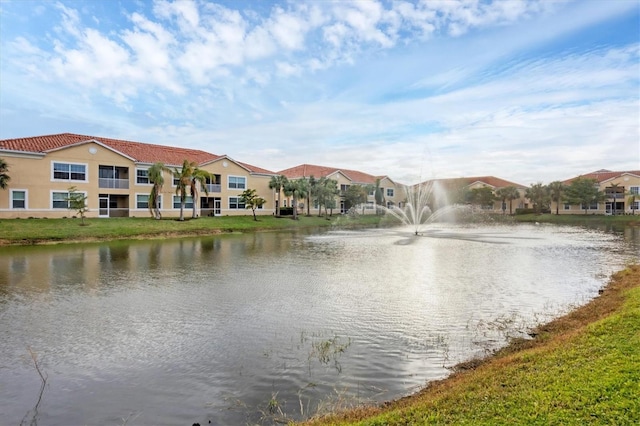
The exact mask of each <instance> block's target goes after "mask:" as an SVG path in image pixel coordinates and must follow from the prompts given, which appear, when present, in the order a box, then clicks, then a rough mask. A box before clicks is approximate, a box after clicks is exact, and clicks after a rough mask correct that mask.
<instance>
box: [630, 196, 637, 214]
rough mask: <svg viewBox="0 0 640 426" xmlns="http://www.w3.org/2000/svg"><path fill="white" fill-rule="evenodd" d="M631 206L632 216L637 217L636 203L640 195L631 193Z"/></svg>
mask: <svg viewBox="0 0 640 426" xmlns="http://www.w3.org/2000/svg"><path fill="white" fill-rule="evenodd" d="M628 195H629V200H628V201H629V205H630V206H631V214H632V215H634V216H635V214H636V201H637V200H638V193H634V192H629V193H628Z"/></svg>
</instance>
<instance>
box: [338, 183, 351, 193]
mask: <svg viewBox="0 0 640 426" xmlns="http://www.w3.org/2000/svg"><path fill="white" fill-rule="evenodd" d="M350 186H351V185H345V184H341V185H340V192H346V191H347V189H349V187H350Z"/></svg>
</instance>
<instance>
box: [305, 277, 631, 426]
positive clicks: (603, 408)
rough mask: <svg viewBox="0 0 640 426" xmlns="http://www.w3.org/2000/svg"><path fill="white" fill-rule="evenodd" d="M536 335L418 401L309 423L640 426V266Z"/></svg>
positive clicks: (441, 383) (406, 400)
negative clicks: (637, 425) (587, 425)
mask: <svg viewBox="0 0 640 426" xmlns="http://www.w3.org/2000/svg"><path fill="white" fill-rule="evenodd" d="M536 332H537V333H538V335H537V337H536V338H535V339H533V340H526V341H517V342H513V344H512V345H511V346H509V347H507V348H505V349H504V350H502V351H501V352H500V353H498V354H496V356H493V357H490V358H488V359H487V360H485V361H484V362H480V364H479V365H474V366H473V367H472V368H470V369H466V370H462V369H461V370H459V371H457V372H455V373H453V375H452V376H451V377H450V378H448V379H445V380H442V381H438V382H435V383H433V384H431V385H430V386H428V387H427V388H425V389H424V390H423V391H422V392H420V393H418V394H416V395H413V396H410V397H407V398H404V399H401V400H399V401H394V402H391V403H389V404H386V405H384V406H376V407H361V408H358V409H356V410H353V411H349V412H346V413H343V414H337V415H334V416H333V417H326V418H321V419H317V420H315V421H310V422H307V423H306V424H309V425H347V424H358V425H369V426H373V425H423V424H455V425H465V424H466V425H496V424H527V425H585V424H589V425H632V424H633V425H635V424H640V398H639V397H638V396H639V395H640V265H634V266H630V267H629V268H627V269H626V270H624V271H621V272H619V273H617V274H616V275H615V276H614V277H613V278H612V281H611V283H610V284H609V285H608V287H607V288H606V290H605V291H604V292H603V294H602V295H600V296H599V297H598V298H596V299H594V300H593V301H592V302H590V303H589V304H587V305H585V306H583V307H581V308H578V309H577V310H575V311H573V312H572V313H570V314H569V315H567V316H565V317H562V318H559V319H558V320H555V321H553V322H551V323H549V324H546V325H544V326H541V327H540V328H539V329H538V330H536Z"/></svg>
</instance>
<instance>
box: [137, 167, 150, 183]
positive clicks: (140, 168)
mask: <svg viewBox="0 0 640 426" xmlns="http://www.w3.org/2000/svg"><path fill="white" fill-rule="evenodd" d="M138 170H140V171H145V172H147V182H146V183H144V182H138ZM136 185H153V184H152V183H151V181H150V180H149V169H148V168H147V169H145V168H143V167H136Z"/></svg>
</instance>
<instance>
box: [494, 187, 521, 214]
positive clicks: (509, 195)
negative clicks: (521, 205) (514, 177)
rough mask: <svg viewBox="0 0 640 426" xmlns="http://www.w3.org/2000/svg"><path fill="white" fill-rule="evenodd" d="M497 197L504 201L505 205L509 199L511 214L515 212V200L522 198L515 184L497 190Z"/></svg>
mask: <svg viewBox="0 0 640 426" xmlns="http://www.w3.org/2000/svg"><path fill="white" fill-rule="evenodd" d="M496 197H498V199H499V200H501V201H502V204H503V205H504V204H505V203H506V201H509V214H510V215H512V214H513V200H517V199H518V198H520V191H518V188H516V187H515V186H505V187H504V188H499V189H497V190H496Z"/></svg>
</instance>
